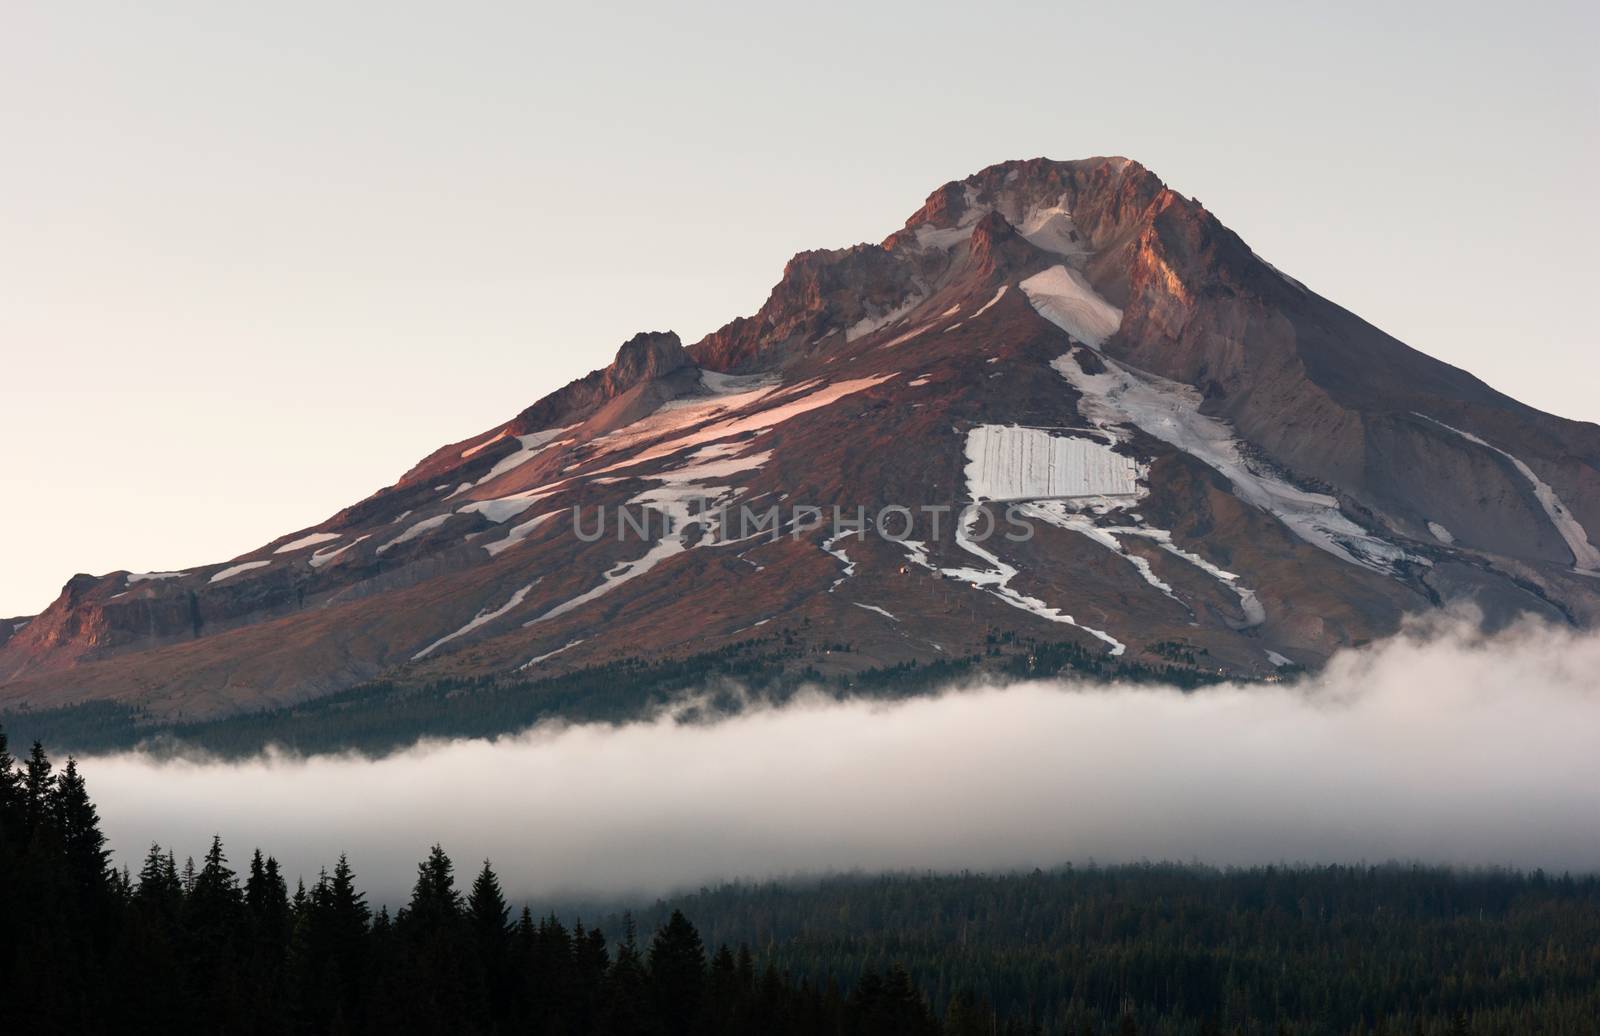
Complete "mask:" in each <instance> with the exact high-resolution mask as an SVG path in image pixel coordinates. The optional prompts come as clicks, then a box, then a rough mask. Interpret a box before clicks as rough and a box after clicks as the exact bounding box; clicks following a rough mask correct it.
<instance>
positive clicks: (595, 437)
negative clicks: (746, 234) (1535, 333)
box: [0, 158, 1600, 722]
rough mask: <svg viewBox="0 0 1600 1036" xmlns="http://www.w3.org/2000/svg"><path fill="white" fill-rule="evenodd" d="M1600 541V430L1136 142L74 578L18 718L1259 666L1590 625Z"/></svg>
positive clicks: (30, 664) (11, 691) (838, 254)
mask: <svg viewBox="0 0 1600 1036" xmlns="http://www.w3.org/2000/svg"><path fill="white" fill-rule="evenodd" d="M973 501H988V502H991V504H992V506H991V508H990V509H989V510H988V511H987V512H979V511H976V510H967V511H966V512H965V514H964V515H961V514H958V512H960V510H961V509H962V508H963V507H964V506H965V505H967V504H970V503H972V502H973ZM812 506H814V507H816V508H817V509H819V510H820V511H821V512H822V519H823V521H822V524H821V526H820V527H817V528H810V527H809V526H810V525H811V524H812V519H813V518H814V516H813V515H812V513H811V511H810V510H808V508H809V507H812ZM575 507H576V508H580V511H579V512H578V519H579V521H578V523H577V524H576V525H575V524H574V520H573V517H574V516H573V509H574V508H575ZM834 507H838V508H840V509H841V512H842V513H843V515H845V516H846V517H850V518H853V517H855V516H856V513H857V511H856V509H857V508H861V509H862V514H863V515H864V517H865V522H864V525H865V530H864V534H863V535H850V532H851V531H852V530H851V529H849V528H845V529H843V530H840V529H837V528H835V526H834V525H833V523H832V518H833V515H832V508H834ZM896 507H903V508H906V509H907V510H906V511H899V510H895V509H894V508H896ZM741 508H749V509H750V512H751V513H752V514H755V515H759V516H765V515H767V514H769V513H770V509H773V508H776V509H777V510H776V521H777V522H779V523H782V528H781V533H782V534H781V535H779V536H778V537H777V538H776V539H773V538H772V537H771V536H769V535H767V534H766V533H765V532H762V531H759V530H758V531H757V532H756V533H753V534H752V533H751V531H750V529H749V527H748V524H746V525H745V526H743V527H741V525H740V522H739V517H740V514H741V512H740V509H741ZM886 508H887V509H888V510H885V509H886ZM939 508H950V509H952V510H949V511H941V510H938V509H939ZM602 509H604V513H605V514H606V515H607V516H608V517H609V518H610V519H611V522H610V524H608V525H607V526H606V528H605V535H603V536H601V537H600V538H598V539H593V540H592V541H590V539H589V535H588V534H589V532H590V531H592V530H593V529H594V528H595V527H596V524H597V523H598V521H599V519H600V514H601V512H602ZM623 511H625V512H626V513H627V514H628V515H629V516H631V517H632V518H633V521H634V525H632V526H622V534H621V535H620V536H619V535H618V524H619V523H618V521H617V517H618V515H619V513H620V512H623ZM1008 511H1009V514H1008ZM985 513H987V514H989V515H991V516H992V517H993V519H994V521H995V524H996V527H997V531H996V532H995V533H994V534H993V535H986V534H987V533H988V532H989V529H988V524H989V518H986V517H985V516H984V515H985ZM1008 518H1009V521H1008ZM667 519H672V525H671V527H670V528H668V527H667ZM936 521H937V524H938V527H937V528H935V527H934V524H935V522H936ZM908 522H909V523H910V525H911V527H910V528H909V530H905V526H907V523H908ZM644 524H647V525H648V530H647V532H645V533H642V534H641V533H640V532H638V531H637V528H638V527H639V526H640V525H644ZM1024 529H1027V530H1031V533H1032V535H1031V538H1027V539H1025V540H1022V539H1020V537H1021V535H1022V532H1023V530H1024ZM902 531H909V535H906V536H902V535H900V533H902ZM1007 534H1011V535H1013V536H1016V537H1019V538H1016V539H1013V538H1008V536H1007ZM1596 543H1600V427H1597V426H1595V425H1593V424H1586V423H1580V422H1574V421H1568V420H1563V419H1561V418H1558V417H1554V416H1551V415H1548V414H1544V413H1541V412H1539V411H1537V410H1534V409H1533V408H1531V407H1527V406H1524V405H1522V404H1521V403H1518V402H1517V401H1516V400H1513V399H1511V398H1509V397H1507V396H1505V395H1502V394H1501V393H1498V392H1496V391H1494V390H1493V389H1491V388H1490V387H1488V386H1487V385H1485V384H1484V383H1483V382H1481V381H1479V380H1478V379H1476V378H1474V377H1472V376H1471V375H1470V374H1467V373H1466V372H1464V371H1461V370H1458V369H1456V368H1454V367H1451V366H1449V365H1447V364H1444V363H1441V362H1439V361H1437V360H1434V359H1432V358H1430V357H1428V356H1425V355H1423V354H1422V353H1419V352H1417V351H1415V350H1413V349H1411V348H1408V347H1407V346H1406V345H1404V344H1403V343H1401V342H1399V341H1397V340H1395V339H1394V338H1392V337H1390V336H1389V335H1386V334H1384V333H1383V332H1382V331H1380V330H1378V329H1377V328H1374V327H1372V326H1371V325H1369V324H1367V323H1365V322H1364V321H1362V320H1361V319H1360V318H1359V317H1357V316H1355V315H1354V314H1352V313H1350V312H1347V311H1346V310H1344V309H1342V308H1340V307H1339V306H1337V305H1336V304H1334V303H1333V302H1330V301H1328V300H1327V299H1324V298H1322V297H1321V296H1319V295H1317V294H1316V293H1315V292H1314V291H1312V290H1311V289H1310V288H1308V287H1307V286H1305V285H1303V284H1301V283H1300V282H1298V281H1296V280H1294V279H1293V278H1292V277H1289V276H1288V275H1286V274H1283V273H1281V272H1279V271H1278V270H1277V269H1275V268H1274V267H1273V266H1271V265H1270V264H1269V263H1267V262H1266V261H1265V260H1263V259H1261V258H1260V257H1258V256H1257V255H1256V254H1255V253H1254V252H1252V251H1251V249H1250V247H1249V246H1248V245H1247V244H1245V242H1244V241H1242V240H1240V238H1239V237H1238V236H1237V235H1236V234H1234V233H1233V232H1232V231H1230V230H1228V229H1227V228H1226V227H1225V226H1223V225H1222V224H1221V223H1220V222H1218V221H1217V219H1216V218H1215V217H1214V216H1213V215H1212V214H1211V213H1210V212H1208V211H1207V210H1206V209H1205V208H1204V207H1203V206H1202V205H1201V204H1200V203H1199V202H1197V201H1195V200H1193V199H1190V198H1186V197H1184V196H1182V195H1180V194H1178V193H1176V192H1174V191H1173V190H1171V189H1169V188H1168V187H1166V186H1165V185H1164V184H1163V183H1162V182H1161V180H1160V179H1158V178H1157V177H1156V176H1155V175H1154V174H1153V173H1151V172H1150V171H1149V170H1147V169H1145V168H1144V167H1143V166H1141V165H1139V164H1138V163H1136V162H1132V161H1129V160H1127V159H1122V158H1095V159H1088V160H1083V161H1072V162H1056V161H1048V160H1043V159H1036V160H1031V161H1019V162H1007V163H1004V164H1001V165H996V166H992V167H990V168H988V169H985V170H983V171H982V172H980V173H977V174H976V175H974V176H971V177H969V178H967V179H966V180H962V181H957V182H952V183H948V184H946V185H944V186H943V187H941V188H939V189H938V190H936V191H934V193H933V194H932V195H931V196H929V198H928V199H927V201H926V203H925V204H923V206H922V207H921V208H920V209H918V210H917V211H916V212H915V213H914V214H913V215H912V216H911V218H910V219H909V220H907V221H906V224H905V226H904V227H903V228H902V229H900V230H898V231H896V232H894V233H893V234H891V235H889V237H887V238H886V239H884V240H883V241H882V243H880V244H862V245H856V246H854V247H851V248H845V249H839V250H831V251H830V250H825V251H813V252H803V253H801V254H799V255H797V256H795V257H794V258H793V259H792V260H790V262H789V263H788V265H787V267H786V268H785V269H784V272H783V277H782V279H781V280H780V281H779V282H778V284H777V286H776V287H775V288H774V289H773V290H772V293H771V295H770V296H769V297H768V299H767V300H766V303H765V304H764V305H763V306H762V307H761V309H760V310H759V311H758V312H757V313H756V314H755V315H754V316H751V317H742V318H739V319H736V320H734V321H732V322H731V323H729V324H727V325H726V326H724V327H722V328H720V329H719V330H717V331H715V332H713V333H712V334H710V335H708V336H706V337H705V338H704V339H702V340H701V341H699V342H696V343H694V344H693V345H690V346H687V347H685V346H684V344H683V343H682V342H681V341H679V339H678V337H677V336H676V335H675V334H673V333H671V332H649V333H644V334H640V335H637V336H635V337H634V338H632V339H630V340H629V341H628V342H626V343H624V344H623V345H622V347H621V349H620V350H619V351H618V352H617V356H616V359H615V360H614V361H613V362H612V363H611V365H610V366H608V367H606V368H604V369H603V370H598V371H595V372H594V373H592V374H590V375H588V376H587V377H585V378H582V379H579V380H578V381H575V382H573V383H572V384H570V385H567V386H566V387H565V388H562V389H561V390H559V391H557V392H555V393H552V394H551V395H549V396H547V397H545V398H544V399H541V400H539V401H537V402H535V403H534V404H533V405H531V406H529V407H528V408H527V409H526V410H524V411H522V412H521V413H519V414H517V415H515V416H513V417H511V418H510V419H509V420H506V421H503V422H501V423H499V424H496V425H494V426H493V427H491V428H489V429H488V430H487V431H484V432H483V433H481V434H479V435H475V436H473V437H472V438H470V439H466V440H464V441H462V442H458V443H452V444H450V445H448V446H445V447H442V448H441V449H439V450H437V451H436V452H434V453H433V454H431V455H429V456H428V457H426V458H424V459H422V460H421V461H420V462H419V463H418V464H417V465H416V466H415V467H413V468H412V469H411V470H410V471H408V472H406V473H405V474H404V475H403V476H402V477H401V478H400V479H399V481H397V482H396V483H395V484H394V485H392V486H389V487H387V488H385V489H383V490H381V491H379V492H377V493H375V494H373V495H372V496H370V497H368V498H367V499H365V500H362V501H360V502H359V503H356V504H354V505H352V506H350V507H348V508H346V509H345V510H343V511H340V512H339V513H338V514H335V515H333V516H332V517H330V518H329V519H328V520H327V521H324V522H322V523H320V524H318V525H316V526H315V527H313V528H309V529H301V530H295V531H293V532H290V533H288V534H286V535H284V536H282V537H280V538H279V539H277V540H274V541H272V542H271V543H268V544H265V545H263V546H262V547H260V548H259V549H257V550H254V551H251V552H249V553H247V554H244V555H242V556H240V557H237V558H231V559H228V560H226V561H220V562H217V563H215V564H210V565H204V566H200V567H196V568H192V569H190V570H188V571H184V572H156V573H129V572H120V571H119V572H113V573H110V574H108V575H102V576H91V575H77V576H74V577H73V578H72V579H71V580H69V581H68V582H67V584H66V586H65V588H64V589H63V590H62V593H61V596H60V597H59V598H58V599H57V600H56V601H55V602H54V603H53V604H51V605H50V607H49V608H47V609H46V610H45V611H44V612H43V613H41V614H40V615H38V616H34V617H31V618H20V617H19V618H17V619H13V620H9V621H6V622H4V623H3V624H0V708H3V709H12V710H16V709H23V708H31V709H42V708H52V707H59V706H65V705H74V704H80V703H84V702H110V703H115V704H118V705H122V706H129V707H134V708H137V709H138V710H140V715H141V716H142V717H143V718H144V721H148V722H158V721H170V720H173V719H177V718H182V719H184V720H196V719H205V718H208V717H221V716H228V715H237V714H241V713H247V712H251V711H253V710H260V709H266V708H272V707H281V706H291V705H296V704H298V703H304V702H308V701H310V700H312V699H317V698H319V697H322V696H326V695H330V694H333V693H335V692H340V691H343V690H345V689H348V688H352V687H355V686H357V685H365V684H369V683H371V682H373V681H379V680H381V681H383V683H384V685H385V686H387V687H421V686H432V687H439V686H468V685H469V684H470V685H471V686H483V685H485V683H486V682H487V683H490V684H496V685H505V686H526V687H529V688H534V689H536V688H537V687H538V686H541V684H540V683H539V681H541V680H548V679H549V678H552V677H554V676H556V675H558V674H563V673H573V672H579V671H594V672H617V671H621V668H627V667H635V668H637V667H638V666H646V667H648V666H651V665H659V664H662V663H663V662H664V661H668V660H673V659H679V660H681V659H686V658H690V657H709V656H713V655H714V656H717V657H722V658H735V657H736V658H738V659H741V660H742V661H741V662H740V666H741V667H742V668H741V669H740V670H739V671H740V672H745V673H750V674H758V673H766V672H786V673H790V674H801V675H803V676H805V677H807V678H815V679H822V680H829V679H837V680H842V681H845V682H848V681H849V680H850V679H852V676H853V674H856V675H859V674H866V673H869V672H878V673H882V672H885V671H898V670H894V669H893V668H892V667H901V668H902V670H903V669H905V668H907V667H921V666H926V665H929V664H932V663H937V662H939V661H940V660H947V661H953V660H965V662H966V664H973V665H977V666H979V667H982V666H984V665H989V664H996V665H998V664H1001V663H1002V662H1009V663H1016V662H1017V660H1018V659H1019V658H1020V659H1022V660H1023V663H1022V664H1025V663H1026V660H1027V659H1028V658H1030V657H1032V656H1033V655H1035V654H1036V653H1037V652H1039V651H1040V650H1042V649H1043V648H1044V647H1045V646H1048V645H1059V644H1062V643H1066V644H1071V645H1075V646H1076V649H1077V655H1075V656H1074V657H1084V658H1090V659H1093V660H1094V661H1095V664H1096V665H1097V666H1098V667H1099V670H1100V671H1106V672H1113V671H1116V670H1117V669H1119V668H1123V669H1128V670H1130V671H1131V670H1133V669H1135V668H1137V667H1157V668H1158V669H1159V670H1160V671H1161V672H1163V673H1168V674H1174V673H1183V672H1190V673H1192V674H1194V675H1197V676H1199V675H1204V676H1215V675H1216V674H1218V673H1224V674H1232V675H1239V676H1246V677H1269V676H1271V675H1273V674H1274V673H1275V672H1277V671H1278V670H1279V667H1282V666H1287V665H1296V666H1303V667H1308V668H1309V667H1315V666H1317V665H1319V664H1320V663H1322V662H1323V661H1324V660H1326V659H1327V658H1328V656H1329V655H1330V654H1331V653H1332V652H1333V651H1335V650H1336V649H1338V648H1340V647H1342V646H1346V645H1352V644H1360V643H1363V642H1365V641H1368V640H1371V639H1373V638H1376V637H1381V636H1384V635H1386V634H1389V633H1392V632H1394V631H1395V630H1396V629H1397V628H1398V627H1399V625H1400V623H1401V621H1402V618H1403V617H1404V616H1406V615H1407V614H1408V613H1415V612H1421V611H1427V610H1429V609H1434V608H1439V607H1443V606H1447V605H1450V604H1452V603H1455V602H1460V601H1470V602H1473V603H1475V604H1476V605H1477V607H1478V608H1479V609H1480V610H1481V611H1482V613H1483V615H1484V617H1485V621H1486V622H1487V623H1490V624H1499V623H1504V622H1506V621H1508V620H1509V619H1510V618H1512V617H1513V616H1515V615H1517V614H1520V613H1522V612H1532V613H1534V614H1537V615H1539V616H1542V617H1545V618H1547V619H1550V620H1552V621H1556V622H1561V623H1570V624H1574V625H1577V626H1582V627H1592V626H1594V625H1595V624H1596V622H1597V620H1600V550H1597V548H1596V546H1595V544H1596ZM974 660H976V661H974ZM619 667H621V668H619ZM933 671H940V670H938V669H937V668H936V669H935V670H933ZM528 693H535V690H530V691H529V692H528Z"/></svg>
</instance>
